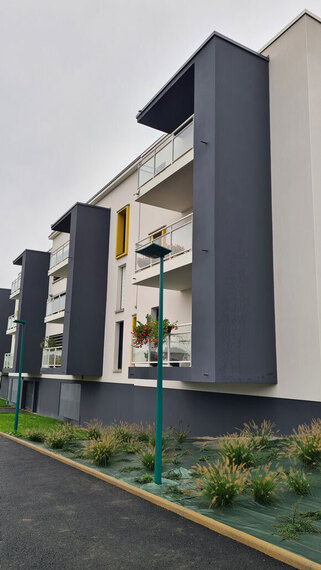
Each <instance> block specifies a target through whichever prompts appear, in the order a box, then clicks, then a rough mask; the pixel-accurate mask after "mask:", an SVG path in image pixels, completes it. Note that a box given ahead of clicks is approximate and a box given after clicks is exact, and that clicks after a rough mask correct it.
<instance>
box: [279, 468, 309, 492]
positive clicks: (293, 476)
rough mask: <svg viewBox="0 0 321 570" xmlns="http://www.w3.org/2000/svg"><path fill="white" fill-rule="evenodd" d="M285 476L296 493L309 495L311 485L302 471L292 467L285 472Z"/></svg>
mask: <svg viewBox="0 0 321 570" xmlns="http://www.w3.org/2000/svg"><path fill="white" fill-rule="evenodd" d="M285 478H286V481H287V484H288V485H289V487H290V489H292V490H293V491H294V492H295V493H296V494H297V495H309V494H310V492H311V485H310V483H309V481H308V480H307V477H306V475H305V473H303V471H300V470H295V469H293V468H292V467H291V468H290V470H289V471H288V472H287V473H285Z"/></svg>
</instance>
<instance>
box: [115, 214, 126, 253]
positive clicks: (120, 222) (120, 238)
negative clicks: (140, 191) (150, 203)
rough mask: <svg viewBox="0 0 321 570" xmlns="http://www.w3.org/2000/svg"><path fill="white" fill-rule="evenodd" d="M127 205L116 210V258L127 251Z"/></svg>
mask: <svg viewBox="0 0 321 570" xmlns="http://www.w3.org/2000/svg"><path fill="white" fill-rule="evenodd" d="M128 229H129V206H125V208H122V209H121V210H119V212H117V222H116V259H119V258H120V257H122V256H123V255H127V253H128Z"/></svg>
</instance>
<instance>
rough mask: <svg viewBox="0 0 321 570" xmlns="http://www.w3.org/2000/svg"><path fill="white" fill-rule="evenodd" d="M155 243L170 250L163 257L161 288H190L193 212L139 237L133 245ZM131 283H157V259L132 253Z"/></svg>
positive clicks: (150, 284)
mask: <svg viewBox="0 0 321 570" xmlns="http://www.w3.org/2000/svg"><path fill="white" fill-rule="evenodd" d="M151 242H154V243H158V244H160V245H163V246H164V247H168V248H169V249H170V250H171V252H170V253H169V254H168V255H167V256H166V257H165V258H164V288H165V289H172V290H175V291H183V290H184V289H190V288H191V286H192V242H193V214H189V215H188V216H184V217H183V218H180V219H179V220H177V221H176V222H174V223H173V224H170V225H169V226H166V227H163V228H160V229H159V231H157V232H155V233H154V234H152V235H149V236H147V237H146V238H144V239H142V240H140V241H139V242H138V243H137V244H136V249H138V248H140V247H143V246H144V245H147V244H148V243H151ZM132 283H133V284H134V285H144V286H146V287H158V284H159V260H158V259H151V258H150V257H146V256H145V255H142V254H140V253H136V259H135V275H134V276H133V277H132Z"/></svg>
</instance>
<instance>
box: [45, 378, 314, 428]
mask: <svg viewBox="0 0 321 570" xmlns="http://www.w3.org/2000/svg"><path fill="white" fill-rule="evenodd" d="M64 382H65V381H63V380H61V381H60V380H59V379H46V378H43V379H41V380H40V384H39V400H38V413H39V414H43V415H46V416H50V417H56V418H58V417H59V397H60V383H64ZM74 384H81V402H80V418H79V421H80V423H81V424H82V425H85V423H86V422H88V421H90V420H93V419H97V420H101V421H102V422H103V423H105V424H110V423H112V422H114V421H121V420H123V421H128V422H134V423H140V422H143V423H149V424H152V423H154V421H155V408H156V389H155V388H149V387H142V386H133V385H130V384H113V383H107V382H94V381H93V382H86V381H75V382H74ZM163 394H164V405H163V412H164V426H177V425H178V422H179V421H180V420H181V421H182V422H183V423H184V424H185V425H187V424H188V425H190V429H191V433H192V435H195V436H206V435H208V436H218V435H223V434H226V433H231V432H233V431H235V429H239V428H241V427H242V425H243V423H244V422H248V421H250V420H252V419H253V420H254V421H256V422H262V421H263V420H264V419H268V420H271V421H272V422H275V424H276V426H277V429H279V430H280V432H281V433H282V434H289V433H290V432H291V431H292V429H293V428H297V426H298V425H299V424H302V423H309V422H310V421H311V420H312V419H313V418H315V417H320V414H321V402H311V401H302V400H290V399H285V398H284V399H281V398H269V397H260V396H246V395H238V394H221V393H213V392H201V391H194V390H172V389H164V391H163ZM60 419H61V418H60Z"/></svg>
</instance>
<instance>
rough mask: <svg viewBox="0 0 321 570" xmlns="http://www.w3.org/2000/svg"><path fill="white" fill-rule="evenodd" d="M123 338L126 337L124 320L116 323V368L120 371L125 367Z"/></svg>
mask: <svg viewBox="0 0 321 570" xmlns="http://www.w3.org/2000/svg"><path fill="white" fill-rule="evenodd" d="M123 339H124V321H118V323H116V335H115V370H117V371H120V370H121V369H122V367H123Z"/></svg>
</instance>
